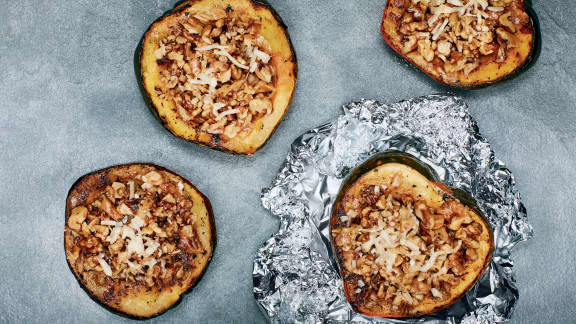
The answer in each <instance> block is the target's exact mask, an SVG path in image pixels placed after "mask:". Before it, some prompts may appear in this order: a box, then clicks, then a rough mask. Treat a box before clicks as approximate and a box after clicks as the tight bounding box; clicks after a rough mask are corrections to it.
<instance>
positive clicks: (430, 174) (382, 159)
mask: <svg viewBox="0 0 576 324" xmlns="http://www.w3.org/2000/svg"><path fill="white" fill-rule="evenodd" d="M392 162H393V163H400V164H404V165H407V166H409V167H411V168H413V169H415V170H416V171H418V172H419V173H420V174H422V175H423V176H424V177H426V178H427V179H428V180H430V181H432V182H435V183H441V182H440V181H439V180H438V175H437V174H436V172H434V170H433V169H432V168H431V167H430V166H428V165H427V164H425V163H423V162H422V161H420V160H418V159H417V158H416V157H414V156H413V155H411V154H409V153H406V152H401V151H387V152H382V153H377V154H375V155H373V156H372V157H370V158H369V159H367V160H366V161H365V162H363V163H361V164H360V165H359V166H357V167H356V168H354V169H353V170H352V171H351V172H350V173H349V174H348V175H347V176H346V178H345V179H344V181H343V182H342V184H341V186H340V190H339V191H338V195H337V196H336V198H335V199H334V202H333V203H332V215H331V216H330V229H329V233H330V245H331V247H332V253H333V255H334V259H335V260H336V268H337V269H338V274H339V275H340V276H341V277H342V273H343V272H342V270H341V269H344V262H343V261H342V258H341V257H340V255H339V251H338V249H337V248H336V242H334V236H332V230H333V229H334V226H337V225H336V224H334V222H333V221H332V220H333V219H334V218H335V217H338V218H339V217H341V216H344V213H343V211H342V208H341V201H342V199H343V198H344V195H345V194H346V192H347V191H348V188H349V187H350V186H352V185H353V184H354V183H355V182H356V180H358V179H359V178H360V177H361V176H362V175H364V174H366V173H367V172H369V171H370V170H372V169H374V168H375V167H377V166H379V165H382V164H385V163H392ZM442 185H443V183H442ZM446 188H448V189H449V190H450V191H451V192H452V194H451V195H447V196H446V197H444V199H446V198H450V197H453V198H456V199H458V200H459V201H460V202H462V203H463V204H465V205H466V206H468V207H469V208H470V209H472V210H474V211H475V212H476V213H477V214H478V215H479V216H480V217H482V218H483V219H484V220H485V222H486V224H487V225H488V228H489V229H490V231H489V234H490V246H491V249H492V251H491V253H490V254H488V255H487V256H486V260H485V261H484V269H482V270H481V271H479V272H478V274H477V276H476V278H475V279H474V281H473V282H472V283H471V284H470V287H469V289H468V290H466V291H464V292H463V293H462V294H460V295H459V296H456V297H454V298H453V299H452V301H451V302H450V303H447V304H446V305H443V306H439V307H435V308H433V310H431V311H429V312H426V313H421V314H418V315H417V316H415V317H391V318H394V319H417V318H421V317H422V316H428V315H434V314H436V313H438V312H440V311H442V310H445V309H447V308H449V307H450V306H452V305H454V304H455V303H457V302H458V301H460V300H462V298H464V296H466V294H467V293H468V292H469V291H471V290H472V289H474V287H475V286H476V284H478V281H480V279H481V278H482V276H484V274H485V273H486V270H487V269H488V268H489V266H490V263H491V260H492V256H493V254H494V234H493V231H494V229H493V228H492V225H491V224H490V222H488V220H487V218H486V216H485V215H484V214H483V213H482V211H481V210H480V208H478V204H477V203H476V200H475V199H474V198H472V196H470V195H469V194H468V193H466V192H464V191H462V190H460V189H453V188H449V187H447V186H446ZM355 276H357V275H356V274H350V275H348V276H347V277H342V280H347V279H349V278H354V277H355ZM350 306H351V307H352V308H353V309H354V311H355V312H358V309H356V307H355V305H352V304H350ZM374 318H376V317H374Z"/></svg>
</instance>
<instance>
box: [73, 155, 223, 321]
mask: <svg viewBox="0 0 576 324" xmlns="http://www.w3.org/2000/svg"><path fill="white" fill-rule="evenodd" d="M134 164H138V165H145V166H151V167H154V168H156V169H158V170H161V171H166V172H168V173H172V174H175V175H177V176H179V177H180V178H181V179H182V181H184V182H185V183H187V184H188V185H189V186H190V187H192V188H193V189H194V190H196V192H198V194H199V195H200V196H201V197H202V198H203V200H204V203H205V205H206V211H207V212H208V215H209V216H210V217H209V220H210V228H211V237H212V242H210V243H211V245H212V255H211V257H210V259H208V261H207V263H206V266H205V267H204V270H203V271H202V273H201V274H200V276H198V278H196V280H194V281H193V282H192V283H191V284H190V287H189V288H188V289H187V290H186V291H185V292H183V293H182V294H180V298H178V300H177V301H176V302H175V303H174V304H172V305H171V306H169V307H167V308H166V309H164V310H163V311H161V312H158V313H156V314H154V315H151V316H146V317H142V316H134V315H130V314H126V313H123V312H120V311H118V310H116V309H114V308H112V307H110V306H108V305H106V304H105V303H103V302H102V301H100V299H99V298H98V297H97V296H95V295H94V294H93V293H92V292H91V291H90V290H89V289H88V288H86V287H85V286H84V285H83V284H82V283H81V282H80V281H79V280H78V278H76V275H75V273H74V269H73V268H72V265H71V264H70V262H69V261H68V258H67V257H66V264H67V265H68V269H70V272H72V275H73V276H74V279H76V281H77V282H78V285H79V286H80V288H82V290H84V291H85V292H86V294H87V295H88V296H89V297H90V299H92V300H93V301H95V302H96V303H97V304H99V305H100V306H102V307H103V308H105V309H106V310H107V311H109V312H111V313H113V314H115V315H118V316H120V317H124V318H127V319H133V320H149V319H152V318H155V317H158V316H160V315H162V314H164V313H165V312H167V311H168V310H170V309H173V308H175V307H176V306H178V305H180V303H181V302H182V299H183V297H184V296H185V295H188V294H189V293H190V292H191V291H192V288H194V287H195V286H196V285H197V284H198V282H200V280H201V279H202V277H203V276H204V274H205V273H206V270H207V269H208V267H209V266H210V263H211V261H212V259H213V258H214V253H216V243H217V239H216V223H215V221H214V211H213V210H212V205H211V203H210V200H209V199H208V198H207V197H206V196H205V195H204V194H203V193H202V192H201V191H200V190H198V188H196V186H194V185H193V184H192V183H191V182H190V181H188V180H187V179H185V178H184V177H182V176H180V175H179V174H177V173H175V172H173V171H171V170H169V169H166V168H164V167H161V166H159V165H156V164H153V163H146V162H144V163H140V162H134V163H130V164H118V165H112V166H109V167H107V168H104V169H100V170H96V171H92V172H90V173H87V174H85V175H83V176H81V177H80V178H78V179H77V180H76V181H75V182H74V184H72V186H71V187H70V190H68V194H67V195H66V202H68V197H69V196H70V193H71V192H72V190H74V189H75V187H76V185H77V184H78V183H80V181H82V180H83V179H84V178H86V177H88V176H91V175H94V174H100V179H101V181H102V184H106V185H107V184H111V183H107V181H106V179H107V178H106V176H105V175H106V174H107V173H108V172H109V170H110V169H112V168H118V167H128V166H130V165H134ZM65 209H66V208H65ZM67 221H68V219H67V215H66V214H65V215H64V223H65V224H66V222H67ZM64 236H66V232H64ZM65 240H66V239H65V238H64V241H63V246H64V254H66V243H65Z"/></svg>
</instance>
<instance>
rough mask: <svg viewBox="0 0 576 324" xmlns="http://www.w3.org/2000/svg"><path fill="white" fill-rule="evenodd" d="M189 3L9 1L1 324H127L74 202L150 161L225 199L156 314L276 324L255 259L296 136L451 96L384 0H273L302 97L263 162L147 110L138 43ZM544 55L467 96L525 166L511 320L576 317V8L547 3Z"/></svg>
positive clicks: (0, 155)
mask: <svg viewBox="0 0 576 324" xmlns="http://www.w3.org/2000/svg"><path fill="white" fill-rule="evenodd" d="M174 2H175V0H169V1H163V0H156V1H144V0H142V1H136V0H132V1H103V0H89V1H88V0H79V1H63V0H61V1H56V0H35V1H30V0H25V1H24V0H18V1H12V0H10V1H8V0H1V1H0V103H1V105H2V108H1V109H2V112H1V113H0V251H2V252H1V254H0V278H1V279H0V322H21V323H35V322H37V323H48V322H62V323H73V322H86V323H88V322H90V323H97V322H128V321H129V320H127V319H124V318H121V317H118V316H116V315H113V314H111V313H109V312H108V311H106V310H105V309H103V308H102V307H100V306H99V305H98V304H96V303H95V302H93V301H92V300H91V299H90V298H89V297H88V296H87V295H86V293H85V292H84V291H83V290H82V289H80V287H79V286H78V284H77V283H76V280H75V279H74V276H73V275H72V273H71V272H70V271H69V270H68V267H67V265H66V261H65V257H64V249H63V239H62V237H63V225H64V200H65V196H66V193H67V191H68V189H69V187H70V185H72V183H73V182H74V181H75V180H76V179H77V178H78V177H80V176H82V175H83V174H85V173H87V172H90V171H93V170H96V169H99V168H102V167H105V166H108V165H111V164H118V163H126V162H133V161H149V162H154V163H158V164H160V165H163V166H165V167H168V168H170V169H172V170H174V171H176V172H178V173H179V174H181V175H182V176H184V177H186V178H188V179H189V180H191V181H192V182H193V183H195V184H196V185H197V186H198V188H200V190H202V191H203V192H204V193H205V194H206V195H207V196H208V197H209V198H210V199H211V201H212V204H213V206H214V212H215V215H216V226H217V231H218V247H217V249H216V252H215V255H214V259H213V261H212V264H211V265H210V267H209V268H208V271H207V273H206V275H205V276H204V278H203V279H202V281H201V282H200V283H199V284H198V286H197V287H196V288H195V289H194V290H193V291H192V292H191V293H190V294H189V295H187V296H186V297H185V298H184V300H183V302H182V303H181V304H180V305H179V306H177V307H176V308H175V309H172V310H170V311H168V312H167V313H165V314H164V315H162V316H160V317H158V318H156V319H154V320H153V321H152V322H157V321H166V322H185V321H186V322H193V323H194V322H198V323H199V322H202V323H206V322H215V323H216V322H238V323H251V322H258V323H261V322H264V321H265V318H264V316H263V315H262V314H261V313H260V311H259V309H258V307H257V306H256V303H255V301H254V299H253V297H252V279H251V271H252V258H253V256H254V253H255V251H256V249H257V248H258V247H259V246H260V244H261V243H262V242H263V241H265V240H266V239H267V238H268V237H269V236H270V235H271V234H272V233H273V232H274V231H275V230H276V229H277V226H278V224H277V222H276V220H275V219H274V218H273V217H272V216H271V215H269V214H267V213H266V212H265V211H264V209H263V208H262V207H261V205H260V200H259V196H260V190H261V188H263V187H265V186H267V185H268V184H269V183H270V181H271V179H272V178H273V177H274V175H275V173H276V171H277V170H278V168H279V166H280V165H281V163H282V161H283V160H284V158H285V155H286V153H287V150H288V147H289V145H290V143H291V142H292V141H293V140H294V138H295V137H296V136H298V135H299V134H300V133H302V132H304V131H305V130H307V129H309V128H312V127H314V126H317V125H319V124H321V123H323V122H326V121H328V120H330V119H332V118H335V117H336V116H337V115H338V114H339V113H340V105H342V104H343V103H345V102H347V101H350V100H352V99H357V98H362V97H365V98H377V99H380V100H382V101H385V102H391V101H397V100H401V99H403V98H408V97H412V96H420V95H425V94H430V93H437V92H442V91H446V90H447V89H446V88H443V87H442V86H439V85H437V84H434V83H433V82H432V81H430V80H428V79H427V78H426V77H424V76H423V75H422V74H421V73H418V72H416V71H414V70H412V69H411V68H409V67H407V66H405V65H402V64H399V62H398V60H397V59H396V58H395V57H394V56H393V55H392V53H391V51H390V50H389V49H387V47H386V45H385V43H384V41H383V40H382V38H381V36H380V34H379V21H380V18H381V14H382V11H383V8H384V4H385V0H371V1H367V0H355V1H352V0H338V1H328V0H321V1H320V0H306V1H304V0H302V1H296V0H290V1H281V0H275V1H271V3H272V4H273V5H274V7H275V8H276V10H277V11H278V12H279V13H280V14H281V15H282V17H283V18H284V20H285V22H286V24H287V25H288V26H289V31H290V35H291V37H292V41H293V43H294V47H295V48H296V52H297V55H298V60H299V70H300V71H299V81H298V88H297V91H296V95H295V97H294V101H293V103H292V108H291V110H290V111H289V112H288V114H287V116H286V118H285V120H284V122H283V123H282V125H281V126H280V127H279V128H278V130H277V131H276V134H275V135H274V136H273V137H272V139H271V140H270V142H269V143H268V144H267V145H266V146H265V147H264V148H263V149H262V150H261V151H259V152H258V153H257V154H255V155H254V156H253V157H242V156H231V155H227V154H224V153H220V152H215V151H211V150H209V149H206V148H201V147H198V146H195V145H193V144H189V143H186V142H184V141H182V140H179V139H176V138H175V137H173V136H171V135H170V134H169V133H168V132H167V131H165V130H164V129H163V128H162V127H161V126H160V125H159V124H158V123H156V121H155V120H154V119H153V117H152V116H151V115H150V114H149V113H148V111H147V110H146V107H145V105H144V102H143V100H142V98H141V97H140V93H139V91H138V88H137V85H136V79H135V75H134V68H133V64H132V63H133V61H132V59H133V55H134V50H135V47H136V45H137V43H138V40H139V39H140V37H141V35H142V33H143V32H144V31H145V30H146V28H147V26H148V25H149V24H150V23H151V22H152V21H153V20H154V19H155V18H156V17H157V16H159V15H161V14H162V13H163V12H164V11H166V10H168V9H170V8H171V7H172V6H173V5H174ZM534 2H535V5H534V8H535V10H536V11H537V12H538V14H539V17H540V22H541V25H542V33H543V39H544V42H543V49H542V55H541V57H540V59H539V61H538V63H537V64H536V66H535V67H534V68H533V69H531V70H530V71H528V72H527V73H525V74H524V75H522V76H521V77H519V78H517V79H516V80H513V81H511V82H507V83H505V84H501V85H498V86H495V87H491V88H488V89H484V90H479V91H474V92H462V93H460V94H461V95H462V96H464V98H465V100H466V101H467V103H468V104H469V106H470V108H471V111H472V115H473V116H474V117H475V118H476V119H477V121H478V124H479V126H480V129H481V131H482V133H483V134H484V135H485V136H486V138H487V139H488V140H489V141H490V142H491V143H492V146H493V148H494V150H495V151H496V154H497V157H498V158H500V159H502V160H503V161H505V162H506V163H507V165H508V166H509V167H510V169H511V170H512V171H513V172H514V174H515V175H516V177H517V182H518V188H519V189H520V191H521V193H522V196H523V200H524V203H525V205H526V207H527V209H528V212H529V219H530V221H531V223H532V224H533V225H534V229H535V233H536V236H535V238H534V239H533V240H531V241H529V242H528V243H525V244H521V245H520V246H518V247H517V248H516V249H515V250H514V256H515V260H516V271H517V277H518V278H517V279H518V285H519V286H520V289H521V292H520V296H521V297H520V300H519V302H518V307H517V309H516V312H515V314H514V318H513V320H512V323H569V322H574V321H575V318H576V312H575V310H574V309H575V308H574V304H576V297H575V296H576V285H574V282H573V281H574V277H575V275H576V271H575V266H576V257H575V254H574V246H575V245H576V244H575V243H576V241H575V237H576V235H575V234H574V233H575V232H576V217H574V216H575V215H573V214H574V210H575V207H576V204H575V200H576V195H575V190H574V184H573V183H574V179H575V177H576V169H575V164H574V158H575V154H574V150H575V149H576V139H575V136H576V105H575V103H574V102H575V100H576V91H575V87H576V82H575V78H576V68H575V65H576V60H575V59H574V54H575V53H576V45H575V44H576V37H575V36H574V35H576V25H575V24H574V17H575V16H576V5H575V4H574V2H572V1H570V0H563V1H561V0H546V1H544V0H534Z"/></svg>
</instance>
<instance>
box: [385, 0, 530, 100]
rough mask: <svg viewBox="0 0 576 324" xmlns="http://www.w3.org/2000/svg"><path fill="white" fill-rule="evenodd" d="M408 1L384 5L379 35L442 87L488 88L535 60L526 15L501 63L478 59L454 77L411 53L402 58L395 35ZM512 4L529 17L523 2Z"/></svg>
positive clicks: (396, 0) (400, 40)
mask: <svg viewBox="0 0 576 324" xmlns="http://www.w3.org/2000/svg"><path fill="white" fill-rule="evenodd" d="M409 1H410V0H389V1H388V2H387V4H386V8H385V10H384V16H383V18H382V24H381V32H382V35H383V37H384V39H385V40H386V42H387V43H388V45H389V46H390V47H391V48H392V49H393V50H394V51H395V52H396V53H398V54H399V55H400V56H402V57H403V58H404V59H406V60H407V61H408V62H410V63H412V64H413V65H414V66H415V67H417V68H418V69H420V70H421V71H422V72H424V73H426V74H427V75H428V76H430V77H432V78H433V79H434V80H436V81H438V82H440V83H442V84H445V85H448V86H451V87H457V88H465V89H473V88H478V87H482V86H486V85H490V84H493V83H495V82H497V81H500V80H503V79H506V78H508V77H511V76H514V75H515V74H517V73H520V72H521V71H523V70H524V68H526V67H527V66H529V65H530V63H531V62H532V61H533V60H534V59H535V55H536V54H535V51H536V46H535V37H536V29H535V26H534V20H533V18H532V17H531V16H530V15H529V17H530V23H529V25H528V26H525V27H523V28H522V29H521V30H518V31H516V33H514V36H515V39H516V44H517V45H516V47H513V48H509V49H507V52H506V59H505V60H504V61H503V62H496V54H491V55H488V56H485V57H482V59H481V62H480V66H479V67H478V68H476V69H475V70H473V71H472V72H470V73H469V74H466V73H464V72H463V71H459V72H456V73H447V72H440V71H439V70H438V68H437V65H436V63H435V62H434V61H433V62H428V61H426V60H425V59H424V58H423V57H422V56H421V55H419V54H418V53H417V52H414V51H413V52H410V53H407V54H404V53H403V51H402V44H403V41H404V40H403V35H402V34H401V33H400V32H399V25H400V21H401V17H402V15H403V14H404V13H405V11H406V9H407V4H408V2H409ZM513 1H514V5H515V6H516V7H517V8H519V9H521V10H522V11H524V12H526V13H530V12H529V11H527V10H526V5H525V3H524V0H513Z"/></svg>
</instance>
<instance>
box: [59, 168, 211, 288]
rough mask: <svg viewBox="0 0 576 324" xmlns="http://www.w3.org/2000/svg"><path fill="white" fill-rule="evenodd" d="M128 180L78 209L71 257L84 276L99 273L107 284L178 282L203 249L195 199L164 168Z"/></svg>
mask: <svg viewBox="0 0 576 324" xmlns="http://www.w3.org/2000/svg"><path fill="white" fill-rule="evenodd" d="M124 180H126V181H122V182H114V183H112V184H111V185H109V186H107V187H106V188H105V189H104V190H103V192H102V193H101V194H100V196H99V197H97V198H96V199H95V200H93V201H91V202H89V203H87V204H86V205H84V206H77V207H75V208H74V209H72V211H71V213H70V216H69V218H68V221H67V225H68V230H69V232H70V233H71V234H72V235H74V246H73V248H72V250H71V253H70V254H69V260H70V262H71V264H74V265H75V266H76V269H77V271H78V273H79V274H80V275H81V274H82V273H86V272H95V273H97V274H99V278H100V279H102V282H107V279H112V280H113V281H115V282H117V280H120V281H122V282H127V283H130V284H132V285H134V286H145V287H152V286H159V287H164V286H172V285H175V284H176V283H178V282H179V281H180V279H182V278H183V277H184V275H185V273H186V272H188V271H191V270H192V267H193V265H192V264H193V263H192V260H193V258H194V256H195V255H194V253H202V250H203V247H202V245H201V243H200V241H199V238H198V234H197V232H196V225H195V221H196V215H195V214H193V213H192V205H193V204H192V200H191V197H189V196H188V195H187V194H186V192H185V191H184V184H183V183H182V182H180V181H178V180H177V178H176V179H175V178H174V177H173V176H169V175H168V174H167V173H165V172H164V171H150V172H148V173H146V174H142V175H137V176H136V177H134V178H133V179H124ZM108 282H110V281H109V280H108Z"/></svg>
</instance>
